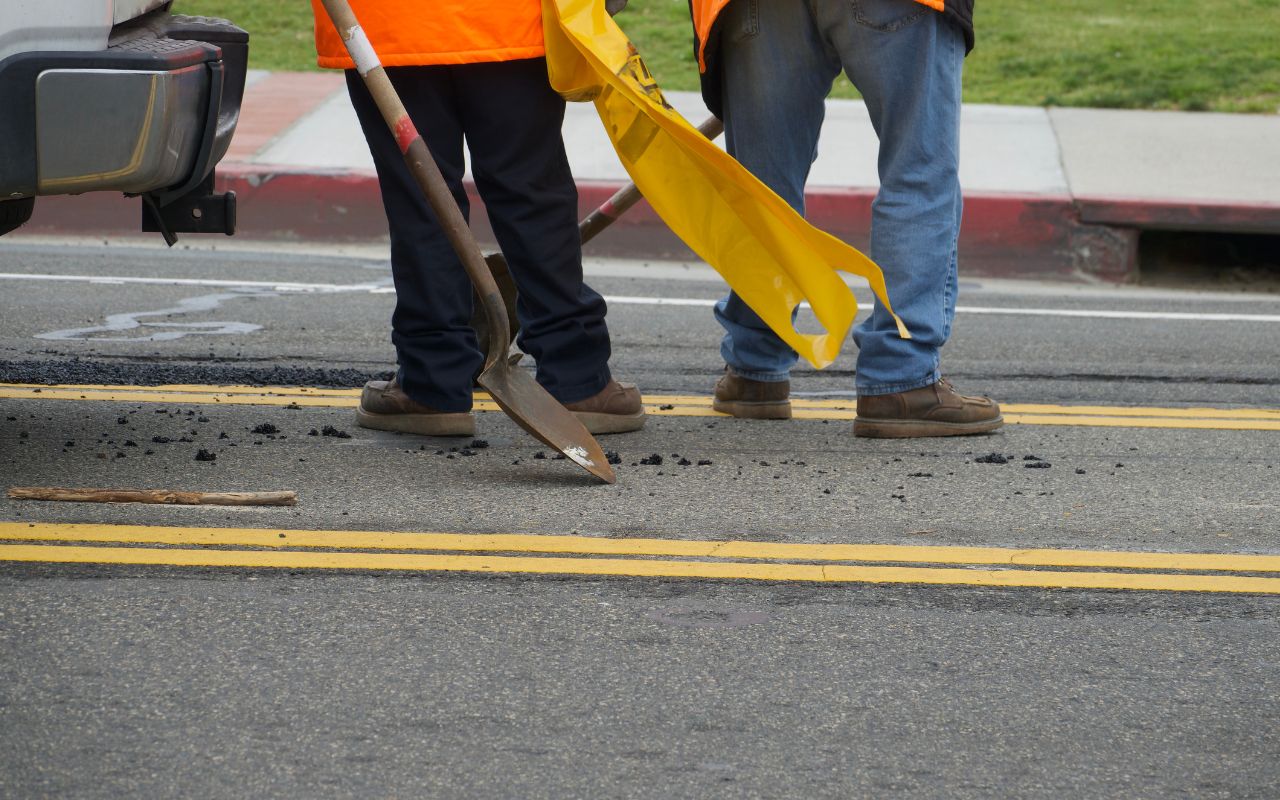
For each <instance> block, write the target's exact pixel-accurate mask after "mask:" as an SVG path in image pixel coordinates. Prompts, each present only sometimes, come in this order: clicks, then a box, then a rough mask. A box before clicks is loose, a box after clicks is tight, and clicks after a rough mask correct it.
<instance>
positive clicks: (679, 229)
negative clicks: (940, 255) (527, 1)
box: [542, 0, 910, 369]
mask: <svg viewBox="0 0 1280 800" xmlns="http://www.w3.org/2000/svg"><path fill="white" fill-rule="evenodd" d="M542 20H543V22H542V24H543V29H544V38H545V41H546V48H547V70H548V73H549V75H550V78H551V85H552V87H553V88H555V90H556V91H557V92H559V93H560V94H561V95H562V96H564V97H565V99H567V100H594V101H595V104H596V110H597V111H598V112H599V113H600V119H601V120H602V121H603V122H604V127H605V130H606V131H607V132H608V134H609V139H610V141H612V142H613V146H614V149H615V150H617V152H618V158H619V159H621V160H622V164H623V166H624V167H625V168H626V170H627V172H628V173H629V174H630V175H631V179H632V180H633V181H635V183H636V186H637V187H638V188H639V189H640V192H641V193H642V194H643V195H644V197H645V199H647V200H648V201H649V204H650V205H652V206H653V209H654V211H656V212H657V214H658V216H659V217H661V218H662V220H663V221H664V222H665V223H666V224H667V225H668V226H669V227H670V228H671V230H672V231H673V232H675V234H676V235H677V236H679V237H680V238H681V239H682V240H684V242H685V244H687V245H688V246H689V248H690V249H691V250H693V251H694V252H695V253H697V254H698V256H700V257H701V258H702V259H703V260H704V261H706V262H707V263H708V264H710V265H711V266H712V267H714V268H715V270H716V271H717V272H719V273H720V275H721V276H722V277H723V278H724V279H725V281H726V282H728V284H729V286H730V287H732V289H733V290H734V291H735V292H737V293H738V296H739V297H741V298H742V299H743V301H744V302H746V304H747V305H749V306H750V307H751V308H752V309H753V310H754V311H755V312H756V313H757V314H759V315H760V318H761V319H763V320H764V321H765V322H766V323H768V325H769V327H770V328H772V329H773V330H774V332H776V333H777V334H778V336H780V337H781V338H782V339H783V340H784V341H786V343H787V344H789V345H791V347H792V348H793V349H794V350H795V351H796V352H798V353H799V354H800V355H801V356H803V357H804V358H805V359H806V360H807V361H809V363H811V364H813V365H814V366H815V367H817V368H819V369H821V368H822V367H825V366H827V365H828V364H830V363H831V362H832V361H834V360H835V358H836V355H838V354H839V352H840V346H841V344H843V342H844V340H845V338H846V337H847V336H848V335H849V329H850V328H851V327H852V326H853V318H854V315H855V314H857V312H858V303H857V301H856V300H855V299H854V296H853V292H852V291H851V290H850V289H849V287H848V286H847V285H846V284H845V282H844V280H842V279H841V278H840V276H839V274H838V273H839V272H848V273H851V274H854V275H859V276H861V277H863V278H865V279H866V280H867V282H868V283H869V284H870V285H871V289H872V291H874V292H875V294H876V296H877V297H878V298H880V301H881V302H882V303H884V305H885V307H886V308H887V309H889V310H890V313H892V307H891V306H890V304H889V298H888V294H887V292H886V291H885V285H884V275H883V274H882V273H881V272H880V268H879V267H878V266H876V264H875V262H873V261H872V260H871V259H869V258H867V257H866V256H865V255H863V254H862V253H860V252H858V251H857V250H856V249H854V248H853V247H850V246H849V245H847V244H845V243H844V242H842V241H840V240H839V239H837V238H836V237H834V236H831V235H830V234H828V233H824V232H823V231H820V230H818V229H817V228H815V227H813V226H812V225H810V224H809V223H808V222H806V221H805V220H804V218H803V217H801V216H800V215H799V214H797V213H796V212H795V210H794V209H793V208H791V206H789V205H787V203H786V201H784V200H783V199H782V198H781V197H778V196H777V195H776V194H774V193H773V192H772V191H770V189H769V188H768V187H767V186H765V185H764V184H763V183H761V182H760V181H759V180H758V179H757V178H756V177H755V176H753V175H752V174H751V173H750V172H748V171H747V170H746V169H745V168H743V167H742V165H741V164H739V163H738V162H737V161H735V160H734V159H733V158H732V157H730V156H729V155H728V154H727V153H725V152H724V151H723V150H721V149H720V148H719V147H717V146H715V145H714V144H712V143H711V142H710V141H709V140H708V139H707V138H706V137H704V136H703V135H702V134H700V133H698V131H697V129H695V128H694V127H693V126H692V125H690V124H689V123H688V122H687V121H686V120H685V119H684V117H682V116H680V115H679V114H678V113H677V112H676V111H675V110H674V109H673V108H672V107H671V106H670V105H669V104H668V103H667V101H666V99H665V98H664V97H663V96H662V91H661V90H660V89H659V88H658V85H657V83H656V82H655V81H654V80H653V77H652V76H651V75H650V74H649V70H648V69H647V68H646V67H645V65H644V61H642V60H641V58H640V55H639V53H637V52H636V49H635V47H634V46H633V45H632V44H631V42H630V41H629V40H628V39H627V36H626V34H624V33H623V32H622V29H621V28H619V27H618V26H617V24H615V23H614V21H613V19H611V18H610V17H609V14H608V12H606V11H605V7H604V0H542ZM805 300H807V301H808V302H809V305H810V306H811V307H812V308H813V313H814V316H816V317H817V318H818V322H819V324H821V326H822V329H823V330H825V331H826V333H822V334H816V335H814V334H802V333H800V332H798V331H797V330H796V329H795V325H794V324H792V321H791V314H792V311H793V310H794V309H795V308H796V307H797V306H798V305H800V303H801V302H802V301H805ZM894 320H895V321H896V322H897V324H898V334H899V335H900V336H902V337H903V338H904V339H909V338H910V334H909V333H908V332H907V329H906V326H904V325H903V324H902V320H900V319H898V317H897V315H896V314H894Z"/></svg>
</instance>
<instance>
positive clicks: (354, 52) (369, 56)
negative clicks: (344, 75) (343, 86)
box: [342, 25, 382, 76]
mask: <svg viewBox="0 0 1280 800" xmlns="http://www.w3.org/2000/svg"><path fill="white" fill-rule="evenodd" d="M342 41H343V42H344V43H345V44H346V46H347V52H348V53H349V54H350V55H351V60H352V61H354V62H355V65H356V72H359V73H360V74H361V76H364V75H368V74H369V73H370V72H372V71H373V70H375V69H377V68H378V67H380V66H382V62H381V61H380V60H379V59H378V54H377V53H376V52H375V51H374V49H373V45H372V44H370V43H369V37H368V36H366V35H365V33H364V28H361V27H360V26H359V25H352V26H351V27H350V28H348V29H347V30H346V32H345V33H343V34H342Z"/></svg>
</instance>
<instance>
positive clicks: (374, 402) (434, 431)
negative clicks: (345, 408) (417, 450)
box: [356, 378, 476, 436]
mask: <svg viewBox="0 0 1280 800" xmlns="http://www.w3.org/2000/svg"><path fill="white" fill-rule="evenodd" d="M356 424H357V425H359V426H360V427H362V428H373V429H375V430H380V431H399V432H401V433H416V434H420V435H422V436H475V435H476V420H475V417H473V416H472V415H471V412H469V411H464V412H457V411H436V410H435V409H434V408H431V407H429V406H424V405H423V404H421V403H419V402H418V401H416V400H414V399H413V398H411V397H409V395H407V394H405V393H404V389H401V388H400V384H399V383H398V382H397V381H396V379H395V378H392V379H391V380H389V381H369V382H368V383H366V384H365V385H364V391H363V392H361V393H360V407H359V408H357V409H356Z"/></svg>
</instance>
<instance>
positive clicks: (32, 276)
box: [0, 272, 391, 292]
mask: <svg viewBox="0 0 1280 800" xmlns="http://www.w3.org/2000/svg"><path fill="white" fill-rule="evenodd" d="M0 280H11V281H61V282H67V283H93V284H107V285H112V284H116V285H124V284H134V285H137V284H142V285H149V286H212V287H220V288H231V289H234V288H245V289H269V290H271V291H273V292H375V291H380V290H383V289H386V288H388V283H389V282H390V280H391V279H390V278H388V279H386V281H383V282H378V283H345V284H344V283H292V282H287V281H286V282H276V281H234V280H225V279H222V280H219V279H214V278H138V277H130V276H121V275H48V274H38V273H22V272H0Z"/></svg>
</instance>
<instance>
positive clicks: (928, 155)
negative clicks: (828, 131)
mask: <svg viewBox="0 0 1280 800" xmlns="http://www.w3.org/2000/svg"><path fill="white" fill-rule="evenodd" d="M723 13H724V14H725V18H724V20H723V22H722V23H721V24H722V28H721V31H722V32H721V36H722V39H721V48H722V50H721V53H722V59H723V64H724V86H723V90H724V118H725V141H726V144H727V149H728V151H729V153H730V154H731V155H733V156H734V157H735V158H737V159H738V161H739V162H741V163H742V165H743V166H745V167H746V168H747V169H749V170H750V171H751V172H752V173H754V174H755V175H756V177H758V178H759V179H760V180H761V181H763V182H764V183H765V184H767V185H768V186H769V188H771V189H773V190H774V192H776V193H777V194H778V195H779V196H780V197H782V199H784V200H786V201H787V202H788V203H790V204H791V206H792V207H793V208H795V209H796V211H798V212H800V213H801V214H803V213H804V186H805V182H806V181H807V180H808V177H809V169H810V167H811V166H812V164H813V160H814V158H815V156H816V154H817V143H818V133H819V131H820V130H821V128H822V120H823V117H824V115H825V106H824V103H825V100H826V97H827V94H828V93H829V92H830V90H831V85H832V81H834V80H835V78H836V76H838V75H839V74H840V71H841V69H843V70H844V71H845V73H846V74H848V76H849V79H850V80H851V81H853V84H854V85H855V86H857V87H858V90H859V91H860V92H861V93H862V96H863V98H864V100H865V101H866V105H867V110H868V112H869V113H870V116H871V123H872V125H873V127H874V128H875V131H876V134H877V135H878V136H879V139H880V149H879V157H878V162H877V163H878V168H879V173H880V191H879V194H877V196H876V200H875V203H874V204H873V206H872V217H871V253H870V255H871V257H872V259H874V260H875V262H876V263H877V264H879V265H880V268H881V269H882V270H883V271H884V276H885V281H886V283H887V284H888V289H889V299H890V301H891V302H892V303H893V309H894V311H896V312H897V313H898V315H899V316H900V317H901V318H902V320H903V322H905V323H906V325H907V329H908V330H909V331H910V332H911V335H912V337H913V338H911V339H902V338H900V337H899V336H898V334H897V329H896V326H895V325H894V323H893V319H892V318H891V317H890V316H889V314H888V313H886V312H885V310H884V309H883V308H882V307H881V304H880V302H879V301H878V300H877V301H876V304H875V308H874V310H873V312H872V314H871V315H870V317H868V318H867V319H866V320H864V321H863V322H861V323H859V324H858V325H857V326H855V328H854V333H853V338H854V341H855V342H856V343H857V345H858V365H857V377H856V379H855V384H856V388H857V391H858V393H859V394H866V395H875V394H890V393H893V392H903V391H907V390H910V389H917V388H919V387H921V386H928V385H930V384H932V383H934V382H936V381H937V380H938V379H939V377H940V374H939V371H938V360H939V355H938V354H939V350H940V348H941V347H942V345H943V344H944V343H945V342H946V341H947V338H948V337H949V336H950V335H951V323H952V320H953V319H954V318H955V307H956V288H957V278H956V240H957V238H958V237H959V233H960V212H961V196H960V183H959V178H958V171H959V152H960V145H959V139H960V136H959V128H960V125H959V123H960V82H961V72H962V67H963V63H964V49H965V48H964V38H963V35H962V33H961V32H960V30H959V29H958V28H957V27H955V26H953V25H952V24H951V23H949V22H947V21H946V20H945V19H944V18H943V16H942V15H941V14H939V13H938V12H936V11H933V10H931V9H929V8H927V7H925V6H923V5H921V4H919V3H917V2H915V1H914V0H734V1H733V2H732V3H730V4H729V6H728V8H727V9H726V10H725V11H724V12H723ZM828 146H836V147H838V146H840V143H839V142H828ZM715 313H716V319H717V320H718V321H719V322H720V324H721V325H723V326H724V328H725V331H726V334H725V337H724V340H723V342H722V344H721V353H722V354H723V355H724V360H725V363H727V364H728V365H729V366H731V367H732V368H733V369H734V371H735V372H737V373H738V374H740V375H742V376H743V377H746V378H751V379H754V380H759V381H781V380H786V379H787V377H788V374H789V372H790V370H791V367H792V366H794V365H795V363H796V359H797V356H796V353H795V351H794V350H792V349H791V348H790V347H788V346H787V345H786V343H785V342H783V341H782V340H781V339H779V338H778V337H777V336H776V335H775V334H774V333H773V332H772V331H771V330H769V328H768V326H766V325H765V324H764V322H763V321H761V319H760V317H759V316H757V315H756V313H755V312H753V311H752V310H751V309H750V308H748V307H747V305H746V304H745V303H743V302H742V300H741V299H739V298H738V297H737V295H735V294H732V293H731V294H730V295H729V296H728V297H726V298H724V299H722V300H721V301H720V302H719V303H718V304H717V305H716V310H715Z"/></svg>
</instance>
